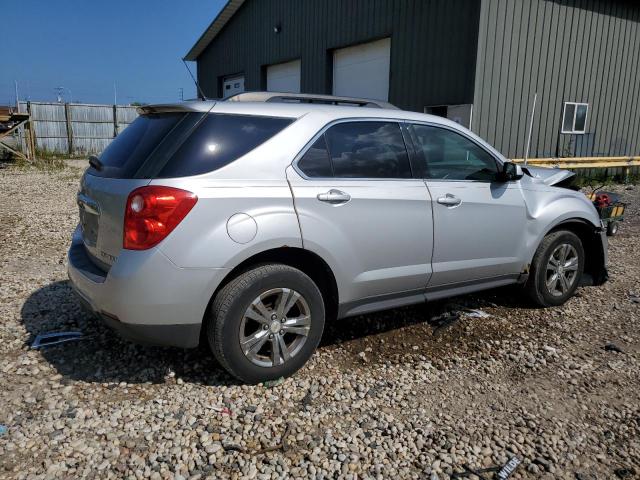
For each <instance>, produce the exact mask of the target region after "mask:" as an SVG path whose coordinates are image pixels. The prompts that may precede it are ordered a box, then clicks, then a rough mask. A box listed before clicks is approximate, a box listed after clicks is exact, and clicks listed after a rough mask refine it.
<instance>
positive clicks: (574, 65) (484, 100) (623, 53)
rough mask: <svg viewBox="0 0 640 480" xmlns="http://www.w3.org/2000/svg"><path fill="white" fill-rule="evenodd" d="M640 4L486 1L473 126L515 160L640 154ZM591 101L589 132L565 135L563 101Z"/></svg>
mask: <svg viewBox="0 0 640 480" xmlns="http://www.w3.org/2000/svg"><path fill="white" fill-rule="evenodd" d="M639 22H640V3H639V2H635V1H634V2H632V1H623V0H606V1H605V0H483V2H482V7H481V11H480V24H479V35H478V55H477V65H476V78H475V102H474V110H473V122H472V130H474V131H475V132H476V133H478V134H479V135H480V136H481V137H483V138H485V139H486V140H487V141H489V142H490V143H492V144H493V145H495V146H496V148H498V149H499V150H500V151H502V153H504V154H505V155H507V156H508V157H512V158H518V157H522V156H524V153H525V148H526V138H527V129H528V122H529V118H530V114H531V104H532V101H533V96H534V93H535V92H537V93H538V103H537V107H536V113H535V116H534V124H533V133H532V137H531V149H530V153H529V156H530V157H551V156H591V155H593V156H601V155H632V154H635V155H638V154H640V115H639V113H638V108H639V107H640V105H639V103H640V66H639V60H640V58H639V52H640V29H639ZM565 101H571V102H583V103H588V104H589V116H588V120H587V134H586V135H565V134H560V129H561V122H562V112H563V103H564V102H565Z"/></svg>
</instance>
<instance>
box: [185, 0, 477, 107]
mask: <svg viewBox="0 0 640 480" xmlns="http://www.w3.org/2000/svg"><path fill="white" fill-rule="evenodd" d="M479 12H480V1H479V0H247V1H246V3H245V4H244V5H243V6H242V7H240V9H239V10H238V11H237V12H236V14H235V15H234V16H233V18H231V20H230V21H229V23H228V24H227V25H225V27H224V28H223V29H222V30H221V32H220V33H219V34H218V36H217V37H216V38H215V39H214V40H213V41H212V42H211V44H210V45H209V46H208V47H207V48H206V49H205V50H204V51H203V52H202V54H201V55H200V56H199V57H198V79H199V82H200V84H201V86H202V88H203V90H204V92H205V94H206V95H207V96H210V97H218V96H219V95H220V94H221V90H220V83H221V78H222V77H224V76H228V75H232V74H236V73H244V75H245V88H246V90H261V89H264V70H265V67H266V66H267V65H270V64H274V63H279V62H284V61H287V60H292V59H295V58H301V60H302V62H301V89H302V92H305V93H331V90H332V85H331V79H332V66H331V63H332V51H333V49H336V48H340V47H345V46H349V45H355V44H358V43H363V42H367V41H371V40H376V39H380V38H384V37H391V72H392V73H391V78H390V83H389V101H390V102H392V103H394V104H396V105H397V106H399V107H401V108H405V109H410V110H416V111H422V110H423V108H424V107H425V106H429V105H439V104H461V103H472V102H473V88H474V70H475V58H476V50H477V33H478V15H479ZM276 25H280V26H281V31H280V33H278V34H276V33H274V31H273V28H274V26H276Z"/></svg>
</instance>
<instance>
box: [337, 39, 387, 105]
mask: <svg viewBox="0 0 640 480" xmlns="http://www.w3.org/2000/svg"><path fill="white" fill-rule="evenodd" d="M390 64H391V39H390V38H384V39H382V40H376V41H375V42H369V43H363V44H360V45H354V46H353V47H346V48H340V49H338V50H335V52H334V54H333V94H334V95H340V96H345V97H362V98H372V99H376V100H385V101H386V100H389V66H390Z"/></svg>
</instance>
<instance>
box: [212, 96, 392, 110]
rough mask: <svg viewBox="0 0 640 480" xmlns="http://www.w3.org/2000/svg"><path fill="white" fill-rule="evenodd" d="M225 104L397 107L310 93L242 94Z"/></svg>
mask: <svg viewBox="0 0 640 480" xmlns="http://www.w3.org/2000/svg"><path fill="white" fill-rule="evenodd" d="M224 101H226V102H280V103H318V104H323V105H342V106H345V107H367V108H391V109H394V110H399V109H398V107H396V106H395V105H392V104H391V103H389V102H383V101H381V100H372V99H369V98H353V97H337V96H335V95H316V94H311V93H284V92H244V93H237V94H235V95H232V96H230V97H227V98H225V99H224Z"/></svg>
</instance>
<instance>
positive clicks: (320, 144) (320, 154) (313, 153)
mask: <svg viewBox="0 0 640 480" xmlns="http://www.w3.org/2000/svg"><path fill="white" fill-rule="evenodd" d="M298 168H299V169H300V170H301V171H302V173H304V174H305V175H306V176H307V177H310V178H318V177H320V178H322V177H324V178H327V177H333V170H332V168H331V161H330V160H329V151H328V150H327V143H326V141H325V139H324V135H322V136H320V138H318V140H316V141H315V142H314V143H313V145H311V147H310V148H309V150H307V151H306V153H305V154H304V156H303V157H302V158H301V159H300V160H298Z"/></svg>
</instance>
